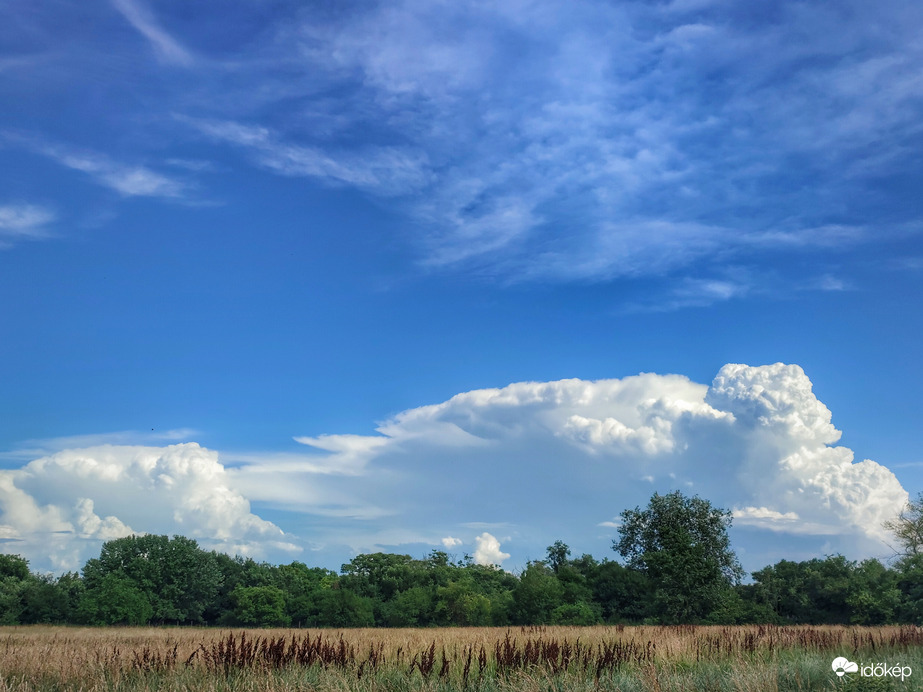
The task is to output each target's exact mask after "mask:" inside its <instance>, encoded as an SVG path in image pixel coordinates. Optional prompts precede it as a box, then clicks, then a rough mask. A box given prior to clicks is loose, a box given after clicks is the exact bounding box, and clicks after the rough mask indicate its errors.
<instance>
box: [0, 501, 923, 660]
mask: <svg viewBox="0 0 923 692" xmlns="http://www.w3.org/2000/svg"><path fill="white" fill-rule="evenodd" d="M622 518H623V523H622V527H621V529H620V534H621V539H620V540H619V541H618V542H617V543H616V544H615V545H614V548H616V549H618V550H619V552H620V553H621V554H622V555H623V557H624V558H625V561H626V564H621V563H619V562H615V561H610V560H602V561H601V562H600V561H598V560H596V559H595V558H594V557H593V556H592V555H587V554H584V555H581V556H580V557H577V558H572V557H571V550H570V548H569V547H568V546H567V544H565V543H564V542H563V541H560V540H558V541H555V542H554V543H553V544H552V545H550V546H549V547H548V551H547V557H546V559H545V560H542V561H535V562H531V563H529V564H528V565H527V566H526V568H525V569H524V570H523V571H522V573H521V574H519V575H514V574H511V573H509V572H506V571H504V570H502V569H500V568H499V567H496V566H484V565H478V564H475V563H474V562H473V561H472V560H471V558H470V557H468V556H465V558H463V559H462V560H460V561H457V562H453V561H452V560H450V559H449V556H448V555H447V554H446V553H445V552H443V551H439V550H433V551H432V552H431V553H430V554H429V555H426V556H425V557H422V558H419V559H415V558H412V557H411V556H409V555H393V554H388V553H374V554H370V555H359V556H356V557H355V558H354V559H353V560H351V561H350V562H349V563H346V564H345V565H343V567H342V573H341V574H337V573H336V572H333V571H331V570H328V569H323V568H320V567H309V566H308V565H306V564H304V563H301V562H292V563H291V564H288V565H271V564H268V563H266V562H257V561H255V560H253V559H251V558H243V557H239V556H238V557H230V556H228V555H224V554H221V553H215V552H206V551H204V550H201V549H200V548H199V547H198V545H197V544H196V542H195V541H193V540H190V539H187V538H184V537H182V536H174V537H173V538H172V539H171V538H168V537H166V536H130V537H128V538H121V539H117V540H114V541H109V542H107V543H105V544H104V545H103V546H102V549H101V551H100V555H99V557H98V558H94V559H91V560H89V561H88V562H87V563H86V565H85V566H84V569H83V573H82V575H81V574H77V573H68V574H64V575H61V576H60V577H57V578H54V577H53V576H50V575H37V574H32V573H31V572H30V571H29V565H28V562H27V561H26V560H24V559H23V558H22V557H20V556H17V555H0V624H50V623H75V624H76V623H80V624H92V625H114V624H119V625H126V624H139V625H140V624H148V623H171V624H208V625H220V626H237V625H246V626H254V627H275V626H290V625H293V626H297V627H339V628H345V627H371V626H379V627H435V626H445V625H456V626H481V625H492V626H509V625H511V624H516V625H523V626H531V625H550V624H562V625H564V624H569V625H592V624H598V623H601V622H606V623H613V624H630V623H651V624H653V623H665V624H668V623H676V624H679V623H683V624H690V623H696V622H699V623H713V624H721V625H732V624H745V623H760V624H766V625H776V624H778V625H786V624H822V623H824V624H843V625H851V624H855V625H866V626H873V625H880V624H884V623H894V622H901V623H914V624H918V625H919V624H923V553H918V552H917V553H915V552H913V551H912V550H907V551H905V552H906V554H905V555H903V556H902V557H901V558H900V559H899V560H897V561H896V562H895V563H894V564H893V565H892V566H890V567H889V566H885V565H883V564H882V563H880V562H879V561H877V560H864V561H862V562H858V563H857V562H851V561H849V560H847V559H846V558H845V557H843V556H842V555H830V556H826V557H824V558H814V559H811V560H806V561H803V562H792V561H787V560H781V561H779V562H778V563H776V564H775V565H770V566H767V567H765V568H763V569H761V570H758V571H756V572H754V574H753V581H752V583H747V584H740V583H739V578H740V575H741V572H740V568H739V566H738V565H737V561H736V558H735V556H734V553H733V551H732V550H731V547H730V542H729V540H728V537H727V528H728V526H729V525H730V515H729V513H727V512H725V511H724V510H720V509H716V508H713V507H712V506H711V505H710V504H709V503H708V502H706V501H704V500H701V499H700V498H697V497H694V498H686V497H684V496H683V495H682V494H680V493H671V494H669V495H663V496H661V495H656V494H655V495H654V496H653V498H652V499H651V502H650V504H649V506H648V507H647V508H646V509H644V510H642V509H640V508H635V509H634V510H628V511H625V512H623V513H622ZM427 660H428V659H427Z"/></svg>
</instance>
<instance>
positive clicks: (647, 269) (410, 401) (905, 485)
mask: <svg viewBox="0 0 923 692" xmlns="http://www.w3.org/2000/svg"><path fill="white" fill-rule="evenodd" d="M7 9H8V11H7V12H6V13H5V14H6V15H7V16H8V17H9V21H8V23H7V26H5V27H3V28H0V36H2V38H3V41H2V42H0V45H3V48H2V49H0V95H2V96H0V98H2V99H3V101H4V103H5V104H8V106H9V107H8V108H6V109H4V112H3V113H2V114H0V155H2V156H3V160H4V166H3V167H2V168H0V176H2V177H0V392H2V396H0V541H2V542H3V545H4V552H10V553H19V554H22V555H23V556H24V557H26V558H27V559H29V560H30V564H31V566H32V568H33V570H36V571H52V572H56V573H60V572H63V571H67V570H70V569H75V568H76V567H79V566H80V565H82V564H83V563H84V562H85V561H86V559H88V558H89V557H93V556H94V555H96V554H98V552H99V548H100V546H101V545H102V543H103V542H104V541H105V540H109V539H111V538H117V537H120V536H124V535H128V534H129V533H131V532H141V533H151V534H166V535H174V534H178V535H183V536H187V537H189V538H193V539H195V540H196V541H198V542H199V544H200V545H201V546H202V547H203V548H206V549H213V548H214V549H219V550H225V551H230V552H231V554H234V553H235V552H238V553H240V554H241V555H247V556H252V557H254V559H257V560H267V561H270V562H274V563H276V564H282V563H288V562H291V561H293V560H298V561H301V562H304V563H305V564H307V565H309V566H321V567H327V568H330V569H333V567H330V565H331V564H333V565H337V566H338V565H342V564H343V563H345V562H348V561H349V559H351V557H352V556H355V555H356V554H360V553H368V552H377V551H382V552H393V553H399V554H409V555H411V556H413V557H418V556H421V555H425V554H427V553H428V552H429V551H431V550H433V549H437V550H445V551H446V552H447V553H449V554H453V551H454V554H459V555H462V554H465V553H468V554H471V555H472V556H475V559H476V560H477V561H478V562H483V563H485V564H487V563H496V564H499V565H500V566H501V567H502V568H504V569H508V570H514V571H515V570H517V569H522V568H523V567H524V566H525V564H526V562H527V561H529V560H538V559H542V558H543V557H544V554H545V549H546V547H547V546H548V545H550V544H551V543H552V542H553V541H555V540H562V541H564V542H565V543H567V544H568V545H569V546H570V547H571V549H572V550H573V552H574V554H575V555H579V554H582V553H589V554H591V555H593V556H594V557H596V558H597V559H602V558H604V557H610V558H613V559H614V557H615V553H614V552H612V551H611V548H610V546H611V541H612V539H613V538H615V537H616V535H617V520H618V515H619V513H620V512H621V511H622V510H624V509H629V508H633V507H636V506H642V507H643V506H644V505H646V503H647V501H648V500H649V499H650V497H651V495H652V494H653V493H654V492H660V493H666V492H670V491H672V490H682V491H683V492H684V493H686V494H690V495H696V494H697V495H699V496H701V497H702V498H704V499H706V500H708V501H710V502H711V503H712V504H713V505H714V506H716V507H721V508H724V509H728V510H731V511H733V512H734V516H735V518H734V523H733V526H732V529H731V532H730V535H731V540H732V544H733V546H734V547H735V549H736V550H737V553H738V557H739V559H740V561H741V563H742V564H743V565H744V568H745V569H746V570H747V571H748V572H752V571H753V570H755V569H760V568H761V567H764V566H767V565H770V564H774V563H775V562H777V561H778V560H780V559H791V560H801V559H810V557H822V556H823V555H825V554H830V553H842V554H843V555H844V556H846V557H847V558H848V559H850V560H856V559H862V558H865V557H875V558H878V559H882V560H886V559H888V558H889V557H891V556H892V554H893V551H892V550H891V548H890V547H889V545H888V536H887V533H886V532H885V531H884V529H883V528H882V522H883V521H885V520H887V519H889V518H892V517H893V516H895V515H896V514H897V513H898V512H899V511H900V510H901V508H902V506H903V504H904V503H905V502H906V501H907V499H908V498H909V497H915V496H917V494H918V493H919V492H920V490H921V489H923V458H921V457H920V454H919V452H918V447H917V444H918V441H917V432H916V430H917V427H918V425H917V424H916V419H917V417H918V416H917V414H916V411H917V410H918V408H919V406H918V405H917V402H916V400H917V398H918V396H917V392H918V391H920V390H921V388H923V363H921V359H920V358H919V357H917V356H918V354H919V353H920V345H919V344H920V341H921V337H923V311H921V310H920V309H919V305H920V299H921V297H923V290H921V288H923V285H921V278H923V245H921V231H923V223H921V222H923V207H921V200H923V197H921V195H920V194H919V191H920V190H921V189H923V178H921V176H923V173H921V170H920V167H919V165H918V158H919V152H920V150H921V147H923V131H921V128H920V125H919V123H920V122H923V100H921V98H920V93H921V92H920V88H919V76H918V75H919V74H920V68H921V67H923V49H921V47H920V44H919V41H918V40H917V36H918V35H919V32H920V29H921V28H923V7H918V6H915V5H908V4H907V3H904V2H901V1H898V0H886V1H885V2H883V3H879V4H877V5H875V7H871V6H869V5H867V4H863V3H859V2H849V3H846V4H844V5H841V6H837V7H809V6H805V5H804V4H803V3H797V2H793V1H781V2H776V3H771V4H768V5H763V6H760V7H755V6H753V7H751V6H747V7H728V6H725V5H723V4H722V3H719V2H715V1H713V0H672V1H671V2H665V3H642V2H625V3H620V4H617V5H616V6H611V5H610V4H607V3H602V2H595V1H594V2H587V3H584V4H582V5H580V7H575V6H573V4H572V3H567V2H559V1H557V0H555V1H551V2H545V3H530V2H520V3H506V4H502V5H498V6H490V5H485V4H482V3H477V2H461V3H454V4H451V5H445V4H437V5H433V4H432V3H426V2H421V1H419V0H400V1H399V2H396V3H375V2H371V3H355V2H346V3H340V4H336V5H335V6H326V5H318V4H310V5H308V6H302V5H300V4H298V3H289V2H286V1H285V0H273V1H272V2H269V3H266V4H260V5H259V6H256V5H253V4H252V3H237V4H232V5H227V4H226V3H220V4H219V3H217V2H214V1H213V0H206V1H205V2H201V3H196V4H195V6H190V5H188V3H183V2H179V0H160V1H159V2H156V3H155V2H153V1H152V0H90V1H89V2H86V3H82V4H81V5H80V6H79V7H76V6H75V7H63V6H62V7H53V8H48V7H34V6H33V5H32V4H31V3H29V2H27V0H9V1H8V3H7ZM337 569H338V568H337Z"/></svg>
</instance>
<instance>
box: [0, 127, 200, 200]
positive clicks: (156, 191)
mask: <svg viewBox="0 0 923 692" xmlns="http://www.w3.org/2000/svg"><path fill="white" fill-rule="evenodd" d="M0 138H2V139H3V140H5V141H7V142H9V143H12V144H15V145H18V146H21V147H24V148H26V149H28V150H30V151H33V152H35V153H37V154H41V155H43V156H47V157H48V158H50V159H52V160H53V161H55V162H57V163H58V164H60V165H62V166H64V167H66V168H70V169H72V170H75V171H80V172H81V173H86V174H87V175H88V176H90V177H91V178H92V179H93V180H94V181H95V182H96V183H97V184H99V185H102V186H104V187H108V188H110V189H112V190H115V191H116V192H118V193H119V194H121V195H123V196H125V197H162V198H167V199H177V198H182V197H185V196H187V194H188V192H189V185H188V184H187V183H184V182H182V181H180V180H178V179H176V178H171V177H169V176H166V175H163V174H162V173H158V172H156V171H154V170H151V169H150V168H148V167H146V166H139V165H131V164H123V163H120V162H118V161H114V160H113V159H111V158H110V157H108V156H106V155H104V154H100V153H97V152H92V151H86V150H83V151H81V150H77V149H74V148H72V147H68V146H62V145H59V144H55V143H52V142H49V141H45V140H43V139H40V138H37V137H34V136H31V135H28V134H22V133H17V132H11V131H3V132H0Z"/></svg>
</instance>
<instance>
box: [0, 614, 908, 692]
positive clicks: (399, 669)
mask: <svg viewBox="0 0 923 692" xmlns="http://www.w3.org/2000/svg"><path fill="white" fill-rule="evenodd" d="M841 655H842V656H847V657H849V658H850V660H859V661H867V662H869V663H872V662H876V663H877V662H884V663H889V664H901V665H909V666H911V667H912V668H913V670H914V675H915V677H914V675H912V676H911V677H910V678H908V679H906V680H904V681H903V682H902V681H900V680H889V679H877V680H876V679H871V678H860V677H859V676H857V675H851V676H845V677H844V678H842V679H840V678H837V677H836V676H835V675H834V674H833V671H832V669H831V667H830V663H831V661H832V660H833V658H835V657H836V656H841ZM590 689H592V690H597V689H599V690H624V691H626V692H627V691H638V692H641V691H645V692H647V691H651V690H663V691H666V690H716V691H717V690H729V691H730V690H734V691H738V690H746V691H752V692H762V691H764V690H774V691H775V690H783V691H785V690H834V689H844V690H846V689H849V690H860V689H899V690H912V689H923V629H921V628H918V627H907V626H904V627H896V626H895V627H878V628H860V627H775V626H746V627H704V626H678V627H584V628H577V627H533V628H516V629H509V630H507V629H492V628H468V629H460V628H451V629H393V630H382V629H363V630H343V631H337V630H315V631H304V630H245V631H216V630H205V629H154V628H108V629H80V628H63V627H61V628H54V627H5V628H0V692H3V691H4V690H13V691H16V692H27V691H30V692H31V691H33V690H41V691H46V690H48V691H51V690H55V691H58V690H61V691H63V690H74V691H75V692H76V691H77V690H80V691H81V692H96V691H100V692H101V691H103V690H119V691H122V690H124V691H125V692H140V691H142V690H144V691H147V690H152V691H153V690H206V691H215V692H219V691H221V692H224V691H228V692H230V691H238V690H240V691H250V690H253V691H256V690H260V691H265V692H281V691H283V690H339V691H342V692H353V691H355V692H379V691H381V692H385V691H387V692H404V691H406V692H418V691H432V692H442V691H448V690H470V691H471V692H505V691H510V692H512V691H513V690H517V691H519V690H536V691H537V690H543V691H544V690H554V691H555V692H569V691H571V690H590Z"/></svg>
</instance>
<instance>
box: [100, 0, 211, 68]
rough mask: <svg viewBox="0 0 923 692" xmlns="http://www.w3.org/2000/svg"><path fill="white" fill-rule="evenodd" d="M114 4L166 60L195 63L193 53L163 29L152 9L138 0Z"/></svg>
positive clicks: (113, 1) (171, 62) (119, 1)
mask: <svg viewBox="0 0 923 692" xmlns="http://www.w3.org/2000/svg"><path fill="white" fill-rule="evenodd" d="M112 5H113V6H114V7H115V8H116V9H117V10H118V11H119V12H121V13H122V15H123V16H124V17H125V19H127V20H128V22H129V23H130V24H131V25H132V26H133V27H134V28H135V29H137V30H138V32H139V33H141V35H142V36H144V37H145V38H146V39H147V40H148V41H150V43H151V45H152V46H153V47H154V49H155V50H156V51H157V55H158V56H159V57H160V58H161V59H162V60H163V61H164V62H166V63H170V64H173V65H183V66H188V65H191V64H192V63H193V56H192V54H191V53H190V52H189V51H188V50H187V49H186V48H184V47H183V46H182V45H180V43H179V42H178V41H177V40H176V39H174V38H173V37H172V36H170V35H169V34H168V33H167V32H166V31H164V30H163V28H162V27H161V26H160V25H159V24H158V23H157V21H156V20H155V19H154V17H153V15H152V14H151V12H150V10H148V9H147V8H146V7H145V6H144V5H143V4H141V3H140V2H138V1H137V0H112Z"/></svg>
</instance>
